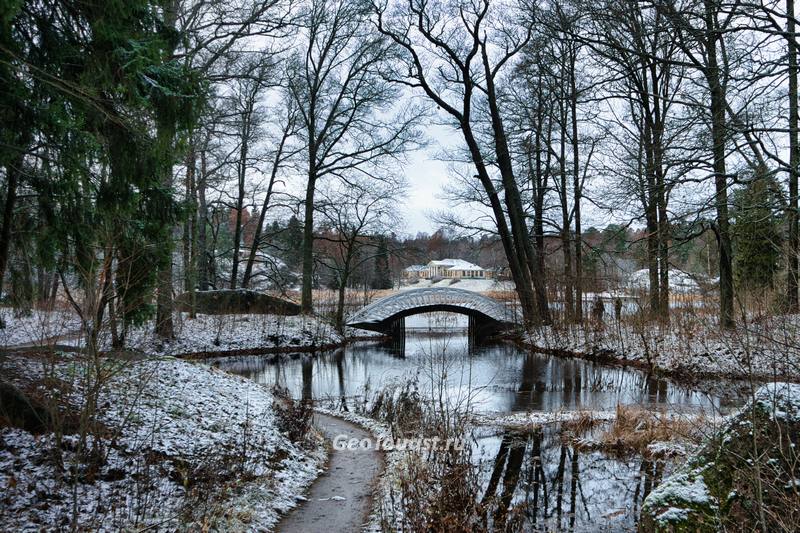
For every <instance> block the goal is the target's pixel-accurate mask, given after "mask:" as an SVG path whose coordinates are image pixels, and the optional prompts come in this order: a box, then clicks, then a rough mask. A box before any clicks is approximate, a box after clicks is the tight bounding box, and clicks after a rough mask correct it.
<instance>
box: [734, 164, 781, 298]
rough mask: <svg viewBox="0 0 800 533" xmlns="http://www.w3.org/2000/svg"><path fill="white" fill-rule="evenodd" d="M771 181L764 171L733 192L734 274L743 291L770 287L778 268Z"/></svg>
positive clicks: (776, 218)
mask: <svg viewBox="0 0 800 533" xmlns="http://www.w3.org/2000/svg"><path fill="white" fill-rule="evenodd" d="M775 190H777V184H776V183H775V182H774V179H773V178H772V177H771V176H769V175H767V173H766V171H764V170H763V169H762V170H761V171H759V172H757V173H756V175H755V176H754V177H753V180H752V181H750V182H749V183H748V184H747V186H746V187H744V188H743V189H740V190H738V191H736V193H734V197H733V210H732V211H733V235H734V274H735V278H736V282H737V285H738V286H739V287H741V288H742V289H745V290H753V289H763V288H768V287H772V284H773V280H774V278H775V274H776V273H777V272H778V270H779V268H780V258H781V217H780V215H779V214H778V213H780V205H779V204H778V202H777V201H776V198H775V196H774V193H773V191H775Z"/></svg>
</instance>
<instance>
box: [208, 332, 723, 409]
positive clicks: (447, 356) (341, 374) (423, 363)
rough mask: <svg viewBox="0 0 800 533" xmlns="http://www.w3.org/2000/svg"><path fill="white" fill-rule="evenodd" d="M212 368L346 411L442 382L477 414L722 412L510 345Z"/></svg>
mask: <svg viewBox="0 0 800 533" xmlns="http://www.w3.org/2000/svg"><path fill="white" fill-rule="evenodd" d="M216 364H218V365H219V366H221V367H222V368H223V369H225V370H227V371H230V372H234V373H238V374H241V375H244V376H247V377H250V378H252V379H254V380H255V381H257V382H259V383H265V384H267V385H279V386H282V387H286V388H287V389H288V390H289V392H290V394H291V395H292V396H293V397H296V398H304V399H314V400H335V402H336V403H340V404H342V405H344V406H347V405H348V404H349V403H350V402H352V401H354V400H355V399H358V398H361V396H362V395H363V394H364V391H365V390H367V389H368V390H373V391H374V390H379V389H381V388H382V387H383V386H385V385H387V384H391V383H397V382H402V381H406V380H409V379H415V380H417V381H418V382H419V388H420V390H421V391H422V392H423V393H425V391H429V392H430V391H432V389H433V388H434V387H435V386H436V387H438V385H439V382H443V384H444V388H445V390H446V393H447V394H448V395H449V396H450V397H452V398H457V397H463V396H464V395H465V393H467V392H465V391H468V394H469V399H470V402H471V405H472V406H473V407H474V408H475V410H476V411H478V412H512V411H531V410H532V411H557V410H563V409H580V408H591V409H614V408H615V407H616V405H617V404H634V403H635V404H658V405H669V406H670V407H671V408H676V409H699V408H706V409H708V408H720V407H724V406H722V405H720V401H719V400H718V399H716V398H712V397H709V396H707V395H705V394H702V393H699V392H696V391H692V390H690V389H687V388H684V387H680V386H677V385H675V384H673V383H671V382H669V381H666V380H662V379H657V378H653V377H648V376H647V375H646V374H645V373H643V372H639V371H637V370H633V369H625V368H618V367H608V366H603V365H600V364H595V363H592V362H589V361H585V360H581V359H565V358H559V357H555V356H548V355H543V354H535V353H527V352H525V351H522V350H520V349H518V348H517V347H515V346H513V345H511V344H508V343H500V344H493V345H477V346H471V345H470V343H469V339H468V337H467V335H466V334H464V333H461V334H441V333H435V332H433V333H429V332H424V333H415V334H410V335H407V337H406V340H405V357H397V356H396V355H395V354H394V353H393V351H392V349H391V347H390V346H389V347H387V346H386V345H385V344H383V343H380V342H359V343H355V344H353V345H350V346H348V347H347V348H345V349H343V350H338V351H335V352H330V353H325V354H322V355H317V356H310V355H298V356H295V357H293V358H291V357H290V358H286V357H285V356H281V357H262V356H247V357H237V358H224V359H219V360H217V361H216ZM437 390H438V389H437Z"/></svg>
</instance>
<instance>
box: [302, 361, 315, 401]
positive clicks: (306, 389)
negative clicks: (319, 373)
mask: <svg viewBox="0 0 800 533" xmlns="http://www.w3.org/2000/svg"><path fill="white" fill-rule="evenodd" d="M301 365H302V372H303V396H302V398H303V402H308V403H310V402H311V401H312V400H313V394H312V388H311V378H312V376H313V375H314V360H313V359H312V358H311V357H303V361H302V363H301Z"/></svg>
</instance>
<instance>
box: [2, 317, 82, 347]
mask: <svg viewBox="0 0 800 533" xmlns="http://www.w3.org/2000/svg"><path fill="white" fill-rule="evenodd" d="M0 316H2V319H3V321H4V322H5V325H6V327H5V328H3V329H0V346H2V347H4V348H9V347H12V346H16V345H20V344H31V343H35V344H46V343H47V341H48V340H51V339H54V338H56V337H62V336H66V335H72V334H74V333H80V328H81V323H80V319H79V318H78V316H77V315H76V314H75V313H74V312H73V311H72V310H71V309H70V310H54V311H43V310H39V309H33V310H31V311H30V313H29V314H23V315H21V316H20V315H18V314H17V312H16V311H15V310H14V309H12V308H10V307H1V308H0Z"/></svg>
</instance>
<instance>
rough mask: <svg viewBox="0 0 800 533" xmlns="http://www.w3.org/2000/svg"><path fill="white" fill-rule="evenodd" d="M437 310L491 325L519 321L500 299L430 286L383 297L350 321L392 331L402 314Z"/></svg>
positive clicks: (503, 326) (499, 326)
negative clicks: (393, 325)
mask: <svg viewBox="0 0 800 533" xmlns="http://www.w3.org/2000/svg"><path fill="white" fill-rule="evenodd" d="M435 311H449V312H453V313H461V314H464V315H469V316H470V317H473V318H474V319H475V320H476V321H478V322H480V323H481V325H482V327H485V328H487V329H494V330H502V329H508V328H510V327H513V326H514V325H515V323H516V321H515V316H514V312H513V311H512V310H511V309H509V308H508V307H507V306H506V305H505V304H503V303H501V302H498V301H497V300H494V299H492V298H489V297H487V296H483V295H482V294H478V293H476V292H472V291H467V290H464V289H456V288H452V287H428V288H424V289H411V290H407V291H402V292H399V293H397V294H393V295H391V296H387V297H385V298H381V299H380V300H377V301H375V302H373V303H371V304H370V305H368V306H366V307H364V308H363V309H361V310H360V311H358V312H357V313H355V314H354V315H353V316H352V317H350V319H349V320H348V322H347V325H348V326H350V327H353V328H359V329H367V330H372V331H381V332H388V331H389V330H390V329H391V327H392V326H391V324H392V323H393V322H394V321H395V320H397V319H399V318H403V317H406V316H410V315H415V314H420V313H429V312H435Z"/></svg>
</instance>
